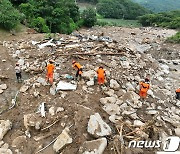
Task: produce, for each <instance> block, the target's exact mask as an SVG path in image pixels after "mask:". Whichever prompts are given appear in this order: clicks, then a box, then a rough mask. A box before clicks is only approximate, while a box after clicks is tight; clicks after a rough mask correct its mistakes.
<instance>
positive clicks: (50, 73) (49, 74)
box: [46, 60, 55, 84]
mask: <svg viewBox="0 0 180 154" xmlns="http://www.w3.org/2000/svg"><path fill="white" fill-rule="evenodd" d="M53 63H54V61H53V60H49V64H48V65H47V67H46V70H47V74H46V80H47V82H49V83H50V84H53V75H54V69H55V66H54V64H53Z"/></svg>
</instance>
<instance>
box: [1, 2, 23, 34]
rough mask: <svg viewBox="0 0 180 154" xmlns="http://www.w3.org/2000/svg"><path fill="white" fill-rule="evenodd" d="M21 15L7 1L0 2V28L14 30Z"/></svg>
mask: <svg viewBox="0 0 180 154" xmlns="http://www.w3.org/2000/svg"><path fill="white" fill-rule="evenodd" d="M21 18H22V15H21V14H20V13H19V12H18V10H16V9H15V8H14V7H13V6H12V4H11V2H10V1H9V0H1V1H0V26H2V27H3V28H5V29H7V30H11V29H13V28H15V27H16V26H17V25H18V23H20V20H21Z"/></svg>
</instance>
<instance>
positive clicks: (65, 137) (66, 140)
mask: <svg viewBox="0 0 180 154" xmlns="http://www.w3.org/2000/svg"><path fill="white" fill-rule="evenodd" d="M68 133H69V129H68V128H65V129H64V130H63V131H62V133H61V134H60V135H59V136H58V138H57V140H56V142H55V143H54V145H53V150H54V151H56V152H58V151H59V150H61V149H62V148H63V147H65V146H66V145H68V144H70V143H72V141H73V140H72V138H71V137H70V136H69V134H68Z"/></svg>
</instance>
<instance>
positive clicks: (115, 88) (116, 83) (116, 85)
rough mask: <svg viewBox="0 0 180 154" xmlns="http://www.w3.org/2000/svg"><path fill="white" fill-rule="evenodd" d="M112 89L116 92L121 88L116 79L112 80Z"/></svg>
mask: <svg viewBox="0 0 180 154" xmlns="http://www.w3.org/2000/svg"><path fill="white" fill-rule="evenodd" d="M110 87H111V88H112V89H114V90H118V89H119V88H120V85H119V84H118V82H117V81H116V80H114V79H111V80H110Z"/></svg>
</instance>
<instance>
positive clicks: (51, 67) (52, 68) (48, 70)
mask: <svg viewBox="0 0 180 154" xmlns="http://www.w3.org/2000/svg"><path fill="white" fill-rule="evenodd" d="M54 68H55V66H54V64H48V65H47V67H46V69H47V73H48V74H51V73H53V72H54Z"/></svg>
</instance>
